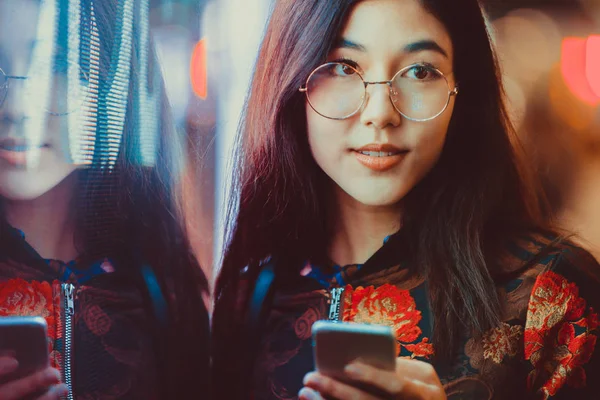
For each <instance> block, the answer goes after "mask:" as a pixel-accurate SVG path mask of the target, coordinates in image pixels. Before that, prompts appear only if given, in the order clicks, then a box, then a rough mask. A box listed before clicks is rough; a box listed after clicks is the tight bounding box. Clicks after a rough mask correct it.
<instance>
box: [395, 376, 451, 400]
mask: <svg viewBox="0 0 600 400" xmlns="http://www.w3.org/2000/svg"><path fill="white" fill-rule="evenodd" d="M399 394H400V395H401V396H402V399H406V400H446V392H444V389H443V388H442V387H441V386H438V385H432V384H427V383H424V382H421V381H417V380H413V379H406V380H405V382H404V387H403V388H402V392H401V393H399Z"/></svg>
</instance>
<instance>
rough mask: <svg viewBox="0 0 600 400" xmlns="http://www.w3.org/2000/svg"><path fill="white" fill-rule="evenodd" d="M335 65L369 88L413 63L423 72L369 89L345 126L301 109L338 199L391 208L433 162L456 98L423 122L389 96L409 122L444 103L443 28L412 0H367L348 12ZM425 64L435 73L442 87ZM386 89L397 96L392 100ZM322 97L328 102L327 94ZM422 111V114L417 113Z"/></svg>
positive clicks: (340, 75)
mask: <svg viewBox="0 0 600 400" xmlns="http://www.w3.org/2000/svg"><path fill="white" fill-rule="evenodd" d="M336 60H344V62H345V63H346V64H348V65H350V66H353V67H354V68H355V70H356V71H358V72H359V73H360V75H362V77H363V78H364V81H367V82H380V81H386V80H390V79H392V77H393V76H394V75H395V74H396V72H398V71H399V70H401V69H403V68H404V67H407V66H410V65H413V64H420V65H425V66H426V67H423V66H417V67H415V68H413V69H409V70H408V71H406V72H405V73H404V74H402V75H401V76H399V77H398V79H396V80H395V81H396V82H397V84H396V85H397V86H396V87H395V88H394V87H390V86H388V85H386V84H374V85H368V86H367V94H366V99H365V103H364V104H363V107H362V109H360V110H359V111H358V112H357V113H356V114H355V115H353V116H351V117H350V118H347V119H345V120H332V119H327V118H324V117H323V116H321V115H319V114H318V113H317V112H316V111H315V110H313V108H312V107H310V106H309V103H308V102H307V105H306V118H307V124H308V140H309V144H310V147H311V151H312V154H313V157H314V159H315V160H316V162H317V164H318V165H319V166H320V167H321V168H322V169H323V171H324V172H325V173H326V174H327V175H328V176H329V177H330V178H331V180H332V181H333V182H335V188H336V190H337V192H338V194H339V196H338V199H340V200H344V198H345V199H346V200H347V199H350V200H352V201H356V202H358V203H360V204H364V205H368V206H379V207H380V206H393V205H396V204H397V203H398V202H399V201H400V200H401V199H402V198H403V197H404V196H405V195H406V194H407V193H408V192H409V191H410V190H411V189H412V188H413V187H414V186H415V185H416V184H417V183H418V182H419V181H420V180H421V179H423V177H424V176H425V175H426V174H427V173H428V172H429V171H430V170H431V169H432V167H433V166H434V165H435V163H436V162H437V160H438V158H439V156H440V153H441V151H442V148H443V146H444V141H445V139H446V133H447V131H448V125H449V123H450V118H451V117H452V112H453V108H454V96H450V100H449V104H448V107H447V108H446V110H445V111H444V112H443V113H442V114H440V115H439V116H438V117H437V118H434V119H432V120H429V121H425V122H416V121H412V120H409V119H407V118H405V117H403V116H402V115H401V114H400V113H399V112H398V111H397V109H396V108H395V107H394V104H393V103H392V97H393V98H394V99H395V101H396V104H397V105H398V107H399V108H400V109H401V110H403V111H404V110H406V112H404V114H411V115H409V116H412V117H413V118H414V116H418V117H417V118H418V119H424V118H426V117H425V115H429V114H427V112H428V113H430V114H432V115H433V111H432V110H434V109H435V110H437V108H441V107H440V102H439V96H442V97H443V99H444V100H447V99H448V97H444V96H448V94H447V93H445V92H444V91H445V90H446V89H445V88H446V87H447V88H449V89H448V90H452V89H453V88H454V87H455V85H456V82H455V81H454V76H453V71H452V66H453V49H452V42H451V39H450V37H449V35H448V33H447V32H446V30H445V28H444V26H443V25H442V23H441V22H440V21H438V20H437V19H436V18H435V17H434V16H433V15H431V14H429V13H428V12H427V11H426V10H425V9H424V8H423V7H422V6H421V4H420V3H419V1H418V0H403V1H397V0H365V1H362V2H360V3H358V5H356V6H355V8H354V9H353V11H352V12H351V14H350V16H349V20H348V22H347V23H346V25H345V27H344V28H343V30H342V32H341V35H340V37H339V41H338V45H337V46H336V47H335V48H334V49H333V50H332V52H331V53H330V54H329V56H328V60H327V61H336ZM429 66H433V67H435V68H436V69H437V70H439V71H441V72H442V73H443V75H444V76H445V77H446V79H447V81H448V84H446V82H445V80H444V79H443V78H440V77H439V76H436V75H435V74H433V73H432V72H431V71H432V70H430V69H428V67H429ZM352 74H354V72H353V70H351V69H347V68H344V67H336V69H334V70H333V72H330V73H329V75H328V76H332V75H334V77H335V79H338V80H341V79H349V76H350V75H352ZM439 79H441V81H439ZM436 80H437V81H436ZM440 82H443V84H441V83H440ZM440 84H441V86H440ZM336 87H341V86H339V85H338V86H336ZM309 90H310V88H309ZM391 90H396V92H395V93H394V92H392V96H391V97H390V91H391ZM398 91H399V92H398ZM324 93H325V94H326V95H327V96H330V94H329V93H331V91H329V92H326V91H325V92H324ZM354 93H356V92H355V91H352V90H348V91H347V94H346V93H345V94H344V95H343V96H342V97H341V98H338V99H342V100H341V101H340V100H338V103H340V104H341V105H340V106H339V107H344V106H345V105H344V104H342V103H343V102H344V101H348V102H351V100H350V97H351V96H352V95H354ZM398 93H400V94H398ZM440 93H441V94H440ZM359 96H360V94H359ZM309 97H310V92H309ZM311 98H312V97H311ZM328 98H330V97H328ZM398 99H402V100H398ZM319 101H320V100H319ZM352 101H353V100H352ZM443 103H444V104H445V101H443ZM330 106H331V105H330ZM332 107H333V109H335V107H337V105H334V106H332ZM442 109H443V108H442ZM423 110H425V111H423ZM421 111H423V112H424V113H423V114H419V112H421Z"/></svg>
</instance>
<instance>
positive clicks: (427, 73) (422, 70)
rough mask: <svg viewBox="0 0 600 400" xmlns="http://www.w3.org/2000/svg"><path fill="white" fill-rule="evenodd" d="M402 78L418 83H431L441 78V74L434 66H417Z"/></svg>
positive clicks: (411, 68)
mask: <svg viewBox="0 0 600 400" xmlns="http://www.w3.org/2000/svg"><path fill="white" fill-rule="evenodd" d="M402 77H404V78H409V79H415V80H418V81H431V80H436V79H439V78H441V75H440V73H439V72H438V71H437V70H436V69H435V68H433V67H432V66H429V65H426V64H417V65H414V66H412V67H410V68H409V69H408V70H407V71H406V72H404V74H402Z"/></svg>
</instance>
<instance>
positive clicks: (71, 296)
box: [63, 283, 75, 315]
mask: <svg viewBox="0 0 600 400" xmlns="http://www.w3.org/2000/svg"><path fill="white" fill-rule="evenodd" d="M63 289H64V292H65V302H66V304H65V306H66V309H65V311H66V312H67V314H69V315H73V314H75V286H74V285H73V284H71V283H63Z"/></svg>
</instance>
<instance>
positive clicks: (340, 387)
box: [304, 372, 377, 400]
mask: <svg viewBox="0 0 600 400" xmlns="http://www.w3.org/2000/svg"><path fill="white" fill-rule="evenodd" d="M304 385H305V386H307V387H309V388H310V389H313V390H316V391H317V392H319V393H320V395H321V396H322V397H327V398H328V397H332V398H334V399H340V400H341V399H343V400H346V399H348V400H377V398H376V397H374V396H371V395H370V394H367V393H365V392H363V391H362V390H359V389H357V388H355V387H352V386H350V385H346V384H345V383H342V382H340V381H336V380H335V379H332V378H329V377H327V376H325V375H322V374H319V373H318V372H311V373H309V374H307V375H306V376H305V377H304Z"/></svg>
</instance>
